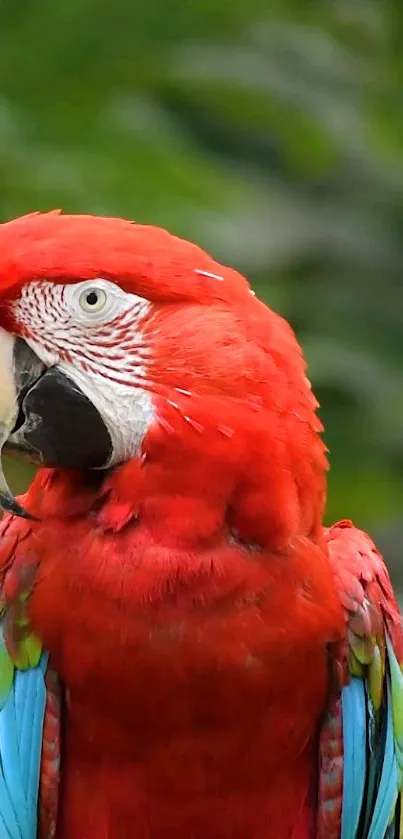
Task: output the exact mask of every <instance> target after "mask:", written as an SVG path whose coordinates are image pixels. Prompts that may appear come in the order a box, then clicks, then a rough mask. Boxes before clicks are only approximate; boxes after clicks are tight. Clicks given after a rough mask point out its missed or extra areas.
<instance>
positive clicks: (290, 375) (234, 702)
mask: <svg viewBox="0 0 403 839" xmlns="http://www.w3.org/2000/svg"><path fill="white" fill-rule="evenodd" d="M0 369H1V371H2V373H1V388H0V435H1V439H0V443H1V448H3V447H5V449H6V450H7V449H8V450H10V451H19V452H22V453H25V454H28V455H29V456H31V457H33V458H34V459H35V460H36V461H37V462H39V463H40V464H41V468H40V469H39V471H38V473H37V475H36V477H35V479H34V481H33V483H32V485H31V486H30V488H29V490H28V492H27V493H26V495H25V496H23V497H22V498H20V499H18V500H16V499H14V498H13V496H12V494H11V493H10V490H9V489H8V487H7V484H6V481H5V478H4V475H3V474H2V473H1V474H0V482H1V487H0V489H1V492H0V499H1V502H2V505H3V507H4V508H6V509H7V510H8V511H9V512H8V513H7V514H6V515H5V516H4V518H3V521H2V523H1V537H0V581H1V607H2V615H3V618H2V624H1V627H2V630H1V631H2V636H1V637H2V645H1V647H0V700H1V702H0V704H1V711H0V837H1V839H3V838H4V839H34V837H40V839H52V837H55V836H56V837H57V839H132V837H133V839H171V837H175V839H207V837H208V838H209V839H313V837H316V839H364V838H365V837H366V839H385V837H390V839H392V837H395V838H396V837H399V836H400V827H399V825H400V820H401V817H400V810H401V803H400V802H401V795H400V791H401V786H402V767H403V763H402V760H403V758H402V748H403V677H402V671H401V664H402V662H403V635H402V626H401V618H400V615H399V610H398V607H397V604H396V600H395V598H394V595H393V591H392V588H391V584H390V581H389V577H388V574H387V571H386V568H385V565H384V563H383V560H382V558H381V557H380V555H379V553H378V552H377V550H376V548H375V546H374V545H373V543H372V542H371V540H370V539H369V537H368V536H366V535H365V534H364V533H362V532H361V531H359V530H357V529H355V528H354V527H353V525H352V524H351V523H350V522H348V521H345V522H341V523H339V524H337V525H335V526H334V527H332V528H330V529H326V528H324V527H323V524H322V521H323V508H324V503H325V488H326V485H325V474H326V469H327V460H326V456H325V449H324V445H323V443H322V441H321V436H320V432H321V430H322V428H321V424H320V422H319V420H318V418H317V416H316V408H317V403H316V400H315V398H314V396H313V394H312V391H311V388H310V384H309V382H308V379H307V378H306V373H305V364H304V360H303V357H302V354H301V351H300V348H299V346H298V343H297V341H296V339H295V336H294V334H293V332H292V330H291V328H290V327H289V325H288V324H287V323H286V322H285V321H284V320H283V319H282V318H280V317H279V316H278V315H276V314H274V313H273V312H272V311H270V310H269V309H268V308H267V307H266V306H265V305H264V304H263V303H262V302H261V301H259V300H258V299H257V298H256V297H255V296H254V294H253V292H252V290H251V289H250V286H249V285H248V283H247V282H246V280H245V279H244V278H243V277H241V276H240V274H238V273H237V272H236V271H234V270H232V269H230V268H228V267H224V266H222V265H219V264H218V263H217V262H215V261H214V260H213V259H212V258H211V257H210V256H208V255H207V254H206V253H204V252H203V251H202V250H200V249H199V248H198V247H196V246H194V245H192V244H189V243H187V242H185V241H182V240H180V239H178V238H176V237H174V236H171V235H170V234H168V233H167V232H165V231H163V230H160V229H157V228H154V227H144V226H140V225H134V224H131V223H129V222H126V221H123V220H120V219H108V218H100V217H98V218H96V217H90V216H68V215H62V214H60V213H50V214H33V215H30V216H26V217H23V218H20V219H17V220H14V221H12V222H9V223H6V224H3V225H1V226H0Z"/></svg>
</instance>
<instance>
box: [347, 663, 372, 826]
mask: <svg viewBox="0 0 403 839" xmlns="http://www.w3.org/2000/svg"><path fill="white" fill-rule="evenodd" d="M341 699H342V718H343V744H344V764H343V793H344V794H343V810H342V824H341V839H352V837H355V836H356V835H357V828H358V825H359V822H360V816H361V808H362V803H363V798H364V791H365V776H366V748H367V747H366V738H367V714H366V695H365V687H364V683H363V681H362V680H361V679H357V678H353V679H352V680H351V682H350V684H349V685H346V687H345V688H343V691H342V697H341Z"/></svg>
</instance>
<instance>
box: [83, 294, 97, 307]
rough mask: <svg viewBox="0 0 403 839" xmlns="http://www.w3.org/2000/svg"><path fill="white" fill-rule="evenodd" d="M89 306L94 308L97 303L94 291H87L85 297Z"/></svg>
mask: <svg viewBox="0 0 403 839" xmlns="http://www.w3.org/2000/svg"><path fill="white" fill-rule="evenodd" d="M86 301H87V303H88V305H89V306H96V304H97V303H98V293H97V292H96V291H89V292H88V294H87V297H86Z"/></svg>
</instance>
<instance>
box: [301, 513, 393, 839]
mask: <svg viewBox="0 0 403 839" xmlns="http://www.w3.org/2000/svg"><path fill="white" fill-rule="evenodd" d="M327 539H328V544H329V554H330V559H331V562H332V565H333V568H334V571H335V579H336V582H337V586H338V589H339V592H340V598H341V601H342V603H343V605H344V608H345V614H346V639H345V642H344V643H342V645H340V646H339V648H338V649H333V651H332V653H333V655H334V660H333V666H334V670H335V673H337V678H338V680H339V691H340V697H341V725H338V727H337V729H335V724H336V721H337V722H339V723H340V703H337V702H333V704H332V705H331V706H330V708H329V712H328V715H327V717H326V719H325V721H324V724H323V727H322V732H321V743H320V782H319V805H318V833H317V839H325V837H326V839H330V837H333V836H334V837H335V839H337V837H339V836H341V839H389V837H399V836H400V828H401V824H400V822H401V817H400V800H399V799H400V795H401V791H402V780H403V776H402V733H403V676H402V669H401V667H402V662H403V632H402V624H401V618H400V614H399V610H398V606H397V603H396V600H395V597H394V594H393V591H392V588H391V584H390V580H389V577H388V574H387V571H386V567H385V565H384V563H383V560H382V558H381V556H380V555H379V553H378V552H377V550H376V548H375V546H374V545H373V543H372V542H371V540H370V539H369V537H368V536H367V535H366V534H364V533H362V532H361V531H359V530H357V529H355V528H354V527H353V525H352V524H351V523H350V522H340V523H339V524H338V525H335V526H334V527H332V528H330V529H329V530H328V531H327ZM336 690H337V687H336ZM329 731H336V734H335V738H334V740H335V742H334V743H333V748H334V750H336V751H337V754H338V755H339V756H340V759H339V760H338V762H337V764H334V763H333V764H332V765H331V766H329V760H328V748H327V743H328V740H329ZM337 741H338V743H337ZM331 770H333V775H334V774H335V775H336V779H337V783H336V787H337V790H338V796H337V798H336V805H335V803H334V800H333V799H332V796H331V786H330V778H331V777H332V771H331ZM332 781H333V784H334V782H335V779H334V777H332ZM330 802H332V804H333V809H332V811H331V818H330V829H329V825H328V824H327V825H326V829H325V815H327V814H328V813H329V803H330ZM326 830H328V832H326Z"/></svg>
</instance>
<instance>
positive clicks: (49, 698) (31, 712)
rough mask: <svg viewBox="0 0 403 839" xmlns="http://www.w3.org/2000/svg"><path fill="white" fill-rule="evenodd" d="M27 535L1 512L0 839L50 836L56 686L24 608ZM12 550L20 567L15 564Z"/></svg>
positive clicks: (24, 525)
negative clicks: (21, 561)
mask: <svg viewBox="0 0 403 839" xmlns="http://www.w3.org/2000/svg"><path fill="white" fill-rule="evenodd" d="M31 534H32V531H31V527H30V524H29V522H27V521H25V520H23V519H16V518H14V517H12V516H10V515H6V516H4V518H3V519H2V521H1V522H0V615H1V618H0V835H1V837H2V839H37V837H38V839H39V837H40V839H53V837H54V835H55V832H56V817H57V800H58V781H59V763H60V687H59V683H58V680H57V677H56V674H55V673H54V672H53V671H52V669H51V668H50V666H49V661H48V655H47V653H46V652H44V651H43V650H42V649H41V645H40V643H39V641H38V639H37V638H35V636H34V635H33V634H32V633H31V632H30V630H29V621H28V617H27V614H26V603H27V599H28V597H29V593H30V589H31V588H32V585H33V580H34V573H35V571H36V565H37V563H36V562H34V560H32V562H31V563H30V562H29V556H30V552H29V546H30V536H31ZM23 542H25V545H23V544H21V543H23ZM17 546H18V552H17V556H18V554H19V553H20V551H21V548H23V550H22V554H23V555H24V564H22V563H21V564H20V563H19V562H18V559H16V549H17ZM27 560H28V561H27Z"/></svg>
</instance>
